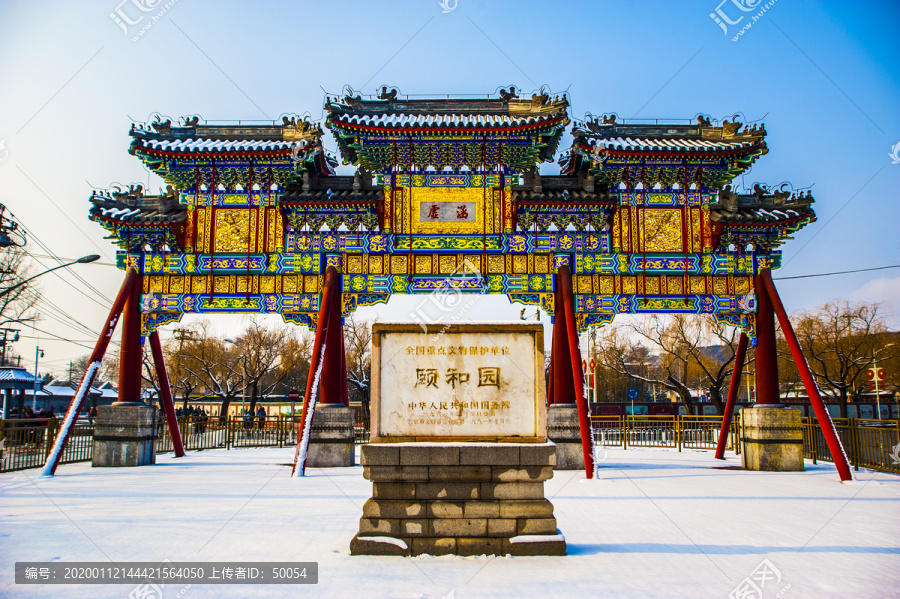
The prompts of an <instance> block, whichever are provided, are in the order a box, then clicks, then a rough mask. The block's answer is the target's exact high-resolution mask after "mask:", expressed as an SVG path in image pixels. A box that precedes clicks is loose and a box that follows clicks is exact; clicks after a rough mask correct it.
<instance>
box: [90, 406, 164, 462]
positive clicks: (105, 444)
mask: <svg viewBox="0 0 900 599" xmlns="http://www.w3.org/2000/svg"><path fill="white" fill-rule="evenodd" d="M156 432H157V431H156V408H153V407H151V406H148V405H145V404H142V403H130V402H129V403H125V402H123V403H114V404H112V405H110V406H99V407H98V408H97V419H96V424H95V425H94V459H93V465H94V466H95V467H109V468H116V467H122V466H146V465H148V464H155V463H156V442H155V441H156Z"/></svg>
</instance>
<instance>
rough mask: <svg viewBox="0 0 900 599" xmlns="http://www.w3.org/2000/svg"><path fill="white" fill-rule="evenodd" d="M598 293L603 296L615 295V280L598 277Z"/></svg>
mask: <svg viewBox="0 0 900 599" xmlns="http://www.w3.org/2000/svg"><path fill="white" fill-rule="evenodd" d="M597 279H598V280H597V293H599V294H601V295H613V278H612V277H597Z"/></svg>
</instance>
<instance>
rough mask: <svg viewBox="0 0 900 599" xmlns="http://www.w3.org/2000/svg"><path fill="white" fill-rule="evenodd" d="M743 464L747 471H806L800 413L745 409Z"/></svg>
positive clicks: (778, 408) (771, 406) (772, 407)
mask: <svg viewBox="0 0 900 599" xmlns="http://www.w3.org/2000/svg"><path fill="white" fill-rule="evenodd" d="M741 431H742V433H741V434H742V435H743V436H742V437H741V463H742V465H743V466H744V468H746V469H747V470H767V471H771V472H794V471H800V472H802V471H803V425H802V421H801V413H800V410H791V409H788V408H785V407H784V406H783V405H778V404H767V405H756V406H754V407H752V408H747V409H744V410H741Z"/></svg>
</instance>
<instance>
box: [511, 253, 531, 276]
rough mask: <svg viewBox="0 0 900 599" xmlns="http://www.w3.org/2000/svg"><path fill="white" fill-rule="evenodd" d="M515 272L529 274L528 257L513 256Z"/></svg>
mask: <svg viewBox="0 0 900 599" xmlns="http://www.w3.org/2000/svg"><path fill="white" fill-rule="evenodd" d="M513 272H514V273H515V274H525V273H527V272H528V256H513Z"/></svg>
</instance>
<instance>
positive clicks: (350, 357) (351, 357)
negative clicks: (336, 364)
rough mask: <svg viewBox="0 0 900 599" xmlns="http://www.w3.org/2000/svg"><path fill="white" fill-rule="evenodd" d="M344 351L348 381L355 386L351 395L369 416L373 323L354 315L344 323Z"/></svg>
mask: <svg viewBox="0 0 900 599" xmlns="http://www.w3.org/2000/svg"><path fill="white" fill-rule="evenodd" d="M344 351H345V353H346V360H347V381H348V382H349V383H350V384H351V385H353V389H352V390H351V393H353V392H355V393H354V395H356V398H357V399H358V400H359V402H360V403H361V404H362V408H363V414H365V415H366V417H368V416H369V399H370V398H371V388H370V387H371V369H372V322H371V321H359V320H356V319H355V318H354V317H353V316H352V315H351V316H348V317H347V319H346V320H345V321H344Z"/></svg>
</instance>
